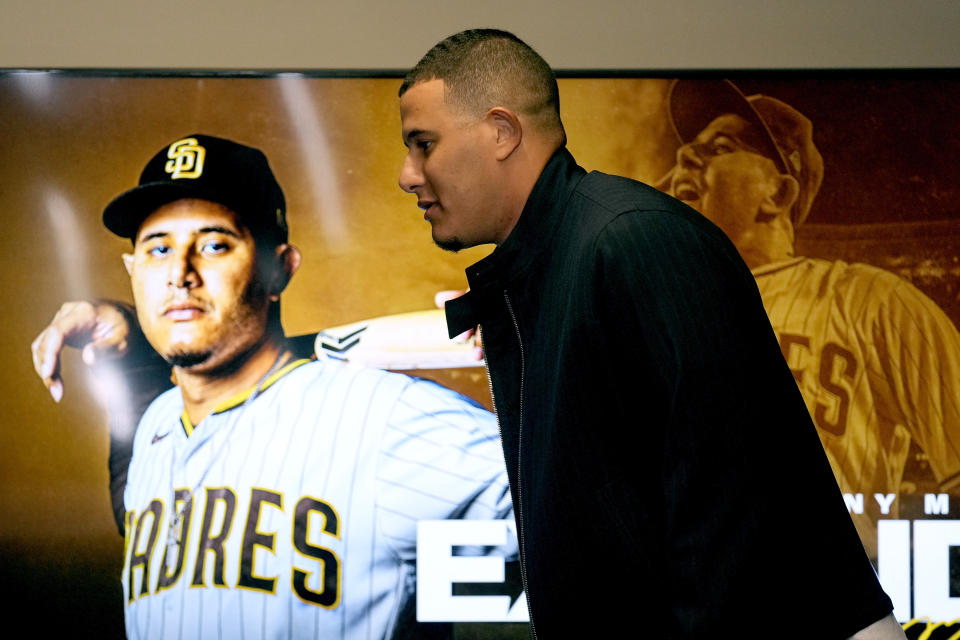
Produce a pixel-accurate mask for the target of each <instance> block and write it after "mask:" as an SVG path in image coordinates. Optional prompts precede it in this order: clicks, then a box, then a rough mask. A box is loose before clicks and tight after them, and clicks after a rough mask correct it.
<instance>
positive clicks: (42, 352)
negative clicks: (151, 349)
mask: <svg viewBox="0 0 960 640" xmlns="http://www.w3.org/2000/svg"><path fill="white" fill-rule="evenodd" d="M127 313H129V312H125V308H124V306H123V305H121V304H120V303H118V302H117V303H115V302H109V301H92V302H91V301H86V300H80V301H75V302H66V303H64V304H63V306H61V307H60V310H59V311H57V314H56V315H55V316H54V317H53V320H51V322H50V324H49V325H47V327H46V328H45V329H44V330H43V331H41V332H40V335H38V336H37V338H36V340H34V341H33V343H32V344H31V345H30V347H31V350H32V351H33V368H34V369H35V370H36V372H37V375H38V376H40V379H41V380H43V384H44V385H46V387H47V390H48V391H49V392H50V395H51V396H52V397H53V399H54V401H55V402H60V399H61V398H63V380H62V379H61V378H60V358H61V354H62V353H63V349H64V347H67V346H69V347H73V348H75V349H80V350H81V357H82V358H83V361H84V362H85V363H86V364H87V365H93V364H94V363H95V362H97V361H98V360H100V359H102V358H114V357H121V356H123V355H125V354H126V353H127V350H128V348H129V342H130V336H131V332H132V330H133V329H132V328H131V323H132V321H131V316H128V315H127Z"/></svg>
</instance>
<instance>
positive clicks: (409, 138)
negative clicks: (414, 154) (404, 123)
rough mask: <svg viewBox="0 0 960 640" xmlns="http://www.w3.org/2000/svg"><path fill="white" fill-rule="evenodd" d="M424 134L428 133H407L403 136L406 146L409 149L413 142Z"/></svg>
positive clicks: (414, 131) (420, 130)
mask: <svg viewBox="0 0 960 640" xmlns="http://www.w3.org/2000/svg"><path fill="white" fill-rule="evenodd" d="M424 133H426V131H424V130H423V129H411V130H410V131H407V132H406V133H404V134H403V144H404V146H406V147H409V146H410V142H412V141H413V139H414V138H418V137H420V136H422V135H423V134H424Z"/></svg>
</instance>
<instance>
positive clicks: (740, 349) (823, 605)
mask: <svg viewBox="0 0 960 640" xmlns="http://www.w3.org/2000/svg"><path fill="white" fill-rule="evenodd" d="M597 256H598V258H597V267H596V273H595V288H596V297H597V301H598V302H597V308H598V314H599V316H600V317H599V323H600V324H601V326H603V327H605V328H606V330H607V331H608V333H609V335H608V338H607V340H608V343H609V344H610V345H613V347H611V348H619V349H620V350H621V352H622V353H623V354H624V355H623V356H621V357H623V358H628V359H629V360H631V361H632V362H633V367H634V369H633V370H634V371H638V372H639V373H635V374H631V375H635V376H636V378H637V379H639V380H652V381H654V382H653V383H652V384H653V386H654V388H653V389H652V390H649V391H651V392H650V393H648V394H647V396H646V397H645V398H644V403H645V404H644V405H640V406H642V407H643V409H642V410H643V411H645V412H647V411H649V412H650V413H651V414H652V415H657V416H659V417H660V420H661V421H662V424H659V425H658V426H657V428H658V429H659V430H660V431H661V432H660V433H659V434H657V436H656V437H652V438H651V439H650V441H651V442H652V443H655V446H658V447H661V448H662V451H660V452H659V454H660V455H661V456H662V459H663V466H662V469H663V470H662V473H661V481H662V495H663V505H664V506H663V509H664V513H663V514H662V515H663V529H662V532H661V535H662V539H663V540H664V545H665V550H664V551H665V553H666V554H667V560H666V561H665V562H664V563H663V566H665V567H667V569H666V570H665V571H664V575H663V576H661V580H662V581H663V583H664V584H663V588H664V589H666V590H668V592H669V597H668V598H667V601H668V602H671V603H673V604H672V608H673V611H672V614H673V619H674V623H675V625H676V628H677V631H678V633H680V634H682V635H683V637H699V636H706V635H708V634H709V633H711V632H713V631H714V630H715V629H718V628H722V627H723V626H724V625H727V624H729V623H730V621H735V620H736V621H750V624H753V625H767V624H777V623H778V622H781V621H783V620H784V619H785V618H784V615H785V614H784V612H786V611H796V610H798V609H799V610H800V611H804V612H806V611H810V612H811V618H812V620H814V621H815V624H816V626H815V628H812V629H809V632H810V633H811V634H813V636H816V637H824V638H829V637H836V638H846V637H848V636H850V635H852V634H853V633H855V632H856V631H858V630H860V629H861V628H863V627H866V626H868V625H869V624H871V623H873V622H874V621H876V620H879V619H880V618H882V617H883V616H885V615H886V614H887V613H888V612H889V611H890V610H891V608H892V607H891V605H890V601H889V599H888V598H887V597H886V595H885V594H884V593H883V592H882V590H881V589H880V587H879V583H878V582H877V579H876V576H875V574H874V572H873V568H872V566H871V565H870V563H869V560H868V559H867V556H866V554H865V553H864V551H863V547H862V545H861V543H860V540H859V537H858V536H857V533H856V530H855V529H854V527H853V524H852V522H851V520H850V518H849V515H848V513H847V511H846V508H845V506H844V504H843V500H842V497H841V494H840V491H839V489H838V487H837V484H836V481H835V479H834V477H833V475H832V472H831V470H830V467H829V464H828V462H827V459H826V456H825V454H824V452H823V449H822V446H821V445H820V441H819V438H818V436H817V434H816V431H815V428H814V426H813V424H812V422H811V421H810V417H809V414H808V412H807V410H806V407H805V405H804V403H803V399H802V397H801V396H800V392H799V390H798V388H797V386H796V383H795V381H794V379H793V377H792V375H791V373H790V371H789V369H788V368H787V366H786V363H785V362H784V360H783V356H782V354H781V352H780V348H779V345H778V343H777V340H776V337H775V335H774V333H773V330H772V328H771V327H770V323H769V320H768V319H767V315H766V312H765V311H764V309H763V306H762V303H761V300H760V296H759V292H758V291H757V287H756V283H755V281H754V279H753V277H752V275H751V274H750V272H749V270H748V269H747V267H746V265H744V264H743V262H742V260H741V259H740V257H739V255H738V254H737V253H736V249H735V248H734V247H733V245H732V244H731V243H730V242H729V240H728V239H727V238H726V237H725V236H724V235H723V234H722V233H721V232H720V231H719V230H718V229H716V228H715V227H714V226H713V225H711V224H710V223H709V222H707V221H705V220H700V219H695V218H694V217H693V216H684V215H678V214H676V213H667V212H655V211H654V212H650V211H647V212H631V213H626V214H622V215H620V216H619V217H618V218H616V219H615V220H614V221H613V222H612V223H611V224H610V225H608V227H607V228H606V229H605V230H604V232H603V233H602V234H600V236H599V239H598V243H597ZM624 370H626V369H624ZM791 618H792V616H791ZM758 632H759V631H758ZM800 635H803V634H800ZM813 636H811V637H813Z"/></svg>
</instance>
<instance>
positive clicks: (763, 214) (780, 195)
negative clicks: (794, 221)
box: [759, 173, 800, 221]
mask: <svg viewBox="0 0 960 640" xmlns="http://www.w3.org/2000/svg"><path fill="white" fill-rule="evenodd" d="M799 195H800V183H799V182H797V179H796V178H794V177H793V176H791V175H788V174H785V173H781V174H779V175H777V176H776V177H775V178H773V180H772V182H771V190H770V193H769V194H768V195H767V197H766V198H764V199H763V201H762V202H761V203H760V217H759V219H760V221H769V220H772V219H773V218H776V217H777V216H779V215H786V216H787V219H789V218H790V209H791V208H792V207H793V203H795V202H796V201H797V197H798V196H799Z"/></svg>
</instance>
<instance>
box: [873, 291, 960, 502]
mask: <svg viewBox="0 0 960 640" xmlns="http://www.w3.org/2000/svg"><path fill="white" fill-rule="evenodd" d="M885 275H888V278H887V279H888V281H889V286H888V288H887V292H886V295H883V296H876V297H875V300H874V301H872V303H871V304H868V305H866V309H865V311H864V313H863V316H862V318H861V321H860V324H861V325H865V327H866V328H865V329H864V332H865V333H867V336H866V340H867V341H869V343H870V344H872V345H874V348H875V351H876V366H877V367H879V368H881V369H882V370H883V378H884V379H885V380H887V381H888V382H887V384H888V387H889V389H890V396H891V397H888V398H881V399H880V400H881V402H887V403H892V404H893V405H895V406H892V407H886V408H885V409H884V410H885V411H887V412H890V413H892V414H893V415H899V416H901V419H902V420H903V422H904V424H905V426H906V427H907V429H908V430H909V431H910V434H911V435H912V436H913V437H914V438H915V439H916V440H917V443H918V444H919V445H920V447H921V448H922V449H923V451H924V453H925V454H926V456H927V458H928V459H929V462H930V468H931V470H932V471H933V473H934V475H935V477H936V479H937V481H938V482H939V483H940V484H941V488H942V489H943V490H944V491H948V490H951V489H957V488H958V487H960V334H958V332H957V329H956V327H955V326H954V325H953V323H952V322H951V321H950V318H948V317H947V315H946V314H945V313H944V312H943V311H942V310H941V309H940V308H939V307H938V306H937V305H936V303H934V302H933V301H932V300H931V299H929V298H928V297H927V296H925V295H924V294H923V293H921V292H920V291H919V290H918V289H916V288H915V287H914V286H913V285H911V284H910V283H908V282H907V281H905V280H902V279H900V278H896V277H895V276H892V275H890V274H885Z"/></svg>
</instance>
